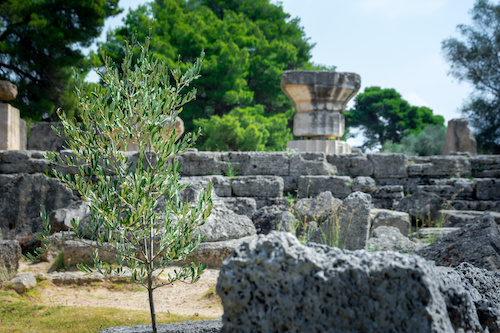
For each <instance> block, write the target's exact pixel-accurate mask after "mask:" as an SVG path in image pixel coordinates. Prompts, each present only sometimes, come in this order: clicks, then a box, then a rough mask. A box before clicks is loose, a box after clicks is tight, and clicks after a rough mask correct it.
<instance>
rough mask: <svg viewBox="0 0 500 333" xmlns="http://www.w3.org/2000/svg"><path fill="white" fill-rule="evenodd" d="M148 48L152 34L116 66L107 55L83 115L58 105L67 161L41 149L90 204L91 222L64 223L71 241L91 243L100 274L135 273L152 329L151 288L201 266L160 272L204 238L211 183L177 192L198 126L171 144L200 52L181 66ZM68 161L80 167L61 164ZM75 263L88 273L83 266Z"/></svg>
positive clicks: (192, 276) (189, 275)
mask: <svg viewBox="0 0 500 333" xmlns="http://www.w3.org/2000/svg"><path fill="white" fill-rule="evenodd" d="M148 48H149V38H147V39H146V42H145V43H144V45H140V47H138V46H137V42H136V41H135V40H134V39H132V41H131V43H130V44H128V43H127V44H126V46H125V51H124V52H125V57H124V59H123V63H122V66H121V71H119V70H118V69H117V68H116V67H115V66H114V65H113V63H112V61H111V59H109V58H107V59H106V60H105V65H106V70H105V72H104V73H103V74H101V80H102V82H103V83H104V87H100V88H95V90H94V91H92V92H91V94H87V93H86V92H84V91H81V90H80V89H77V97H78V100H79V103H80V108H81V111H80V118H81V122H80V123H77V121H76V120H74V119H72V120H69V119H68V118H67V117H66V115H65V114H64V113H63V112H58V114H59V117H60V118H61V122H62V124H63V125H64V130H63V132H62V131H60V132H59V135H64V136H65V137H66V138H67V145H68V148H69V149H71V151H72V154H70V155H68V156H66V157H65V158H64V159H63V158H62V157H61V156H60V155H59V154H57V153H55V152H47V153H46V157H47V159H48V160H49V161H51V162H52V163H53V164H54V165H55V166H57V168H55V169H54V173H55V176H56V177H57V178H58V179H60V180H61V181H63V182H64V183H65V184H66V185H67V186H68V187H69V188H70V189H72V190H74V191H77V192H78V193H79V194H80V195H81V197H82V199H83V200H84V201H86V202H88V204H89V207H90V212H91V215H90V222H89V223H88V225H84V224H83V223H80V221H78V220H73V221H72V225H71V227H70V231H71V232H72V233H73V234H74V237H75V238H76V239H78V240H80V241H82V242H85V243H89V244H91V245H93V246H95V247H96V250H95V251H94V268H95V269H96V270H97V271H98V272H100V273H103V274H111V273H112V272H118V273H120V272H122V270H123V267H128V269H130V271H131V273H132V280H133V281H135V282H137V283H139V284H141V285H142V286H144V287H145V288H146V289H147V291H148V296H149V304H150V309H151V319H152V326H153V331H154V332H156V314H155V310H154V302H153V291H154V290H155V289H156V288H159V287H161V286H163V285H165V284H170V283H172V282H174V281H176V280H191V281H193V282H194V281H196V280H198V279H199V277H200V274H201V273H202V272H203V270H204V268H205V267H204V266H203V265H201V264H200V265H198V266H196V265H194V264H193V263H191V265H186V266H183V267H182V268H180V269H178V270H176V271H175V273H174V274H172V275H170V274H169V275H168V277H162V276H160V274H161V273H162V272H163V271H164V269H165V268H166V267H168V266H170V265H171V264H172V263H174V262H177V261H182V260H185V259H187V258H188V256H189V254H190V253H191V252H192V251H193V250H195V249H196V247H197V246H198V244H199V243H200V242H201V241H202V237H201V236H200V235H199V234H197V233H196V232H195V231H196V229H197V227H199V226H200V225H202V224H203V223H204V221H205V220H206V218H207V217H208V216H209V214H210V212H211V209H212V201H211V197H210V193H211V190H212V185H211V184H209V185H208V187H207V189H206V190H205V191H202V192H201V194H200V197H199V200H198V201H197V202H195V203H190V202H184V201H182V199H181V196H180V192H181V191H182V190H183V189H184V188H185V187H186V186H187V185H182V184H180V182H179V177H180V176H179V169H180V164H179V162H178V161H177V159H176V158H175V157H176V155H178V154H179V153H181V152H182V151H184V150H186V148H188V147H189V146H190V145H192V144H193V143H194V141H195V139H196V137H197V136H198V134H199V133H190V134H187V135H185V136H184V138H183V139H182V140H181V141H179V142H176V139H175V138H176V133H175V129H174V127H173V119H175V117H176V116H177V115H178V113H179V112H180V111H181V107H182V106H183V105H184V104H186V103H187V102H189V101H191V100H192V99H194V98H195V93H196V90H195V89H194V88H190V85H191V83H192V82H193V80H194V79H196V78H197V77H198V76H199V71H200V68H201V58H202V57H200V58H198V59H197V60H196V61H195V62H194V64H193V66H192V67H188V68H187V71H185V72H184V73H183V72H182V71H181V70H180V65H179V64H177V66H176V67H174V68H172V69H171V70H170V71H169V69H168V67H167V65H166V64H165V62H159V61H158V60H153V59H152V57H151V55H150V54H148ZM134 50H135V51H137V50H139V52H140V54H139V56H138V58H137V60H136V61H133V60H132V55H133V53H134ZM172 81H173V82H172ZM171 82H172V83H171ZM185 91H186V92H185ZM131 141H133V142H135V143H136V144H138V146H139V150H138V152H137V154H135V155H136V158H137V160H132V159H131V156H132V155H131V154H127V153H124V152H123V151H122V150H126V148H127V145H128V142H131ZM68 167H72V168H73V170H74V168H77V170H78V171H77V172H76V174H73V173H70V172H66V171H67V168H68ZM163 205H164V206H165V208H164V209H161V208H160V207H162V206H163ZM45 221H46V223H48V221H47V218H46V216H45ZM45 230H46V227H45ZM45 236H46V235H45ZM42 238H43V235H42ZM45 240H46V238H45ZM101 251H111V252H113V253H115V254H116V255H117V260H118V264H119V265H118V267H117V268H112V267H111V266H109V265H106V264H104V263H103V262H102V261H101V260H99V254H100V253H101ZM79 268H81V269H83V270H85V271H92V268H90V267H88V266H82V265H81V266H80V267H79Z"/></svg>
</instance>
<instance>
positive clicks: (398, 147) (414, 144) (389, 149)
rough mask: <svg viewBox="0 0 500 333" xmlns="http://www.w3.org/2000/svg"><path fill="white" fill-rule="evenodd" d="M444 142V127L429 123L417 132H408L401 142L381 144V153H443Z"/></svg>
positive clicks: (426, 154)
mask: <svg viewBox="0 0 500 333" xmlns="http://www.w3.org/2000/svg"><path fill="white" fill-rule="evenodd" d="M445 142H446V127H445V126H443V125H429V126H426V127H425V128H424V130H423V131H422V132H420V133H419V134H417V135H415V134H409V135H407V136H405V137H403V138H402V139H401V143H393V142H392V141H387V142H386V143H385V144H384V145H383V146H382V153H400V154H406V155H412V156H433V155H441V154H442V153H443V148H444V144H445Z"/></svg>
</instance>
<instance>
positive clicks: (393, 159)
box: [367, 154, 408, 178]
mask: <svg viewBox="0 0 500 333" xmlns="http://www.w3.org/2000/svg"><path fill="white" fill-rule="evenodd" d="M367 156H368V158H369V159H370V160H371V161H372V163H373V175H374V177H375V178H406V176H407V172H406V167H407V164H408V158H407V157H406V155H402V154H369V155H367Z"/></svg>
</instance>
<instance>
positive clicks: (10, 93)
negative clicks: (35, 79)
mask: <svg viewBox="0 0 500 333" xmlns="http://www.w3.org/2000/svg"><path fill="white" fill-rule="evenodd" d="M16 96H17V86H16V85H15V84H14V83H12V82H9V81H5V80H1V81H0V103H1V101H5V102H8V101H11V100H13V99H15V98H16Z"/></svg>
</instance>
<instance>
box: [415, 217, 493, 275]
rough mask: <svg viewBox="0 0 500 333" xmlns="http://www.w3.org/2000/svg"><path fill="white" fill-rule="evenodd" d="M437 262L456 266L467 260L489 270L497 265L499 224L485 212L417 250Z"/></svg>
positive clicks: (441, 264)
mask: <svg viewBox="0 0 500 333" xmlns="http://www.w3.org/2000/svg"><path fill="white" fill-rule="evenodd" d="M416 254H418V255H420V256H422V257H424V258H426V259H428V260H433V261H434V262H435V263H436V265H438V266H448V267H456V266H458V265H460V264H461V263H462V262H468V263H470V264H472V265H474V266H476V267H478V268H484V269H488V270H491V271H495V270H498V269H500V232H499V226H498V225H497V224H496V222H495V220H494V219H493V217H491V215H489V214H487V213H485V214H484V215H483V216H482V217H478V218H475V219H474V220H472V221H471V222H470V223H469V224H467V225H466V226H464V227H462V228H461V229H459V230H457V231H455V232H452V233H450V234H448V235H446V236H444V237H443V238H440V239H438V240H437V241H435V242H434V243H432V244H431V245H429V246H427V247H425V248H423V249H421V250H419V251H417V253H416Z"/></svg>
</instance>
